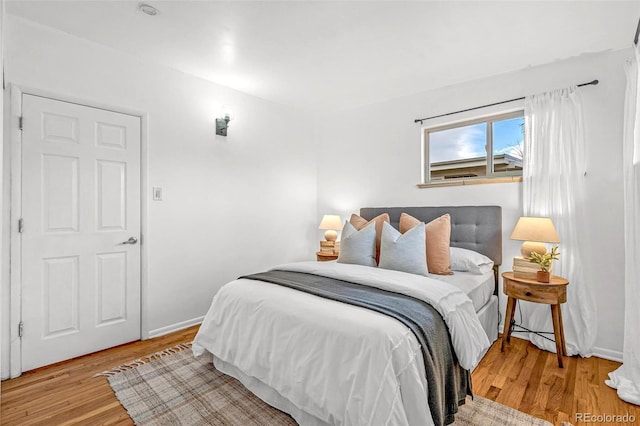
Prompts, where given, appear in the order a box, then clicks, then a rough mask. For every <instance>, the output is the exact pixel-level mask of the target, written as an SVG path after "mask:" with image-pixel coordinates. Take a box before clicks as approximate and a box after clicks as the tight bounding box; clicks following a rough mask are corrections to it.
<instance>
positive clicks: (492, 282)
mask: <svg viewBox="0 0 640 426" xmlns="http://www.w3.org/2000/svg"><path fill="white" fill-rule="evenodd" d="M429 276H430V277H432V278H435V279H436V280H440V281H444V282H446V283H449V284H452V285H454V286H456V287H457V288H459V289H460V290H462V291H464V292H465V294H466V295H467V296H469V299H471V302H472V303H473V307H474V309H475V311H476V312H478V311H479V310H480V309H481V308H482V307H483V306H484V305H485V304H486V303H487V302H488V301H489V299H490V298H491V296H492V295H493V290H494V289H495V287H496V279H495V275H494V274H493V269H492V270H490V271H489V272H487V273H486V274H482V275H480V274H475V273H472V272H459V271H453V275H434V274H429Z"/></svg>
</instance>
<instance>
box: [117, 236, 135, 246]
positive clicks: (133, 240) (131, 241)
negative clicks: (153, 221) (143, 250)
mask: <svg viewBox="0 0 640 426" xmlns="http://www.w3.org/2000/svg"><path fill="white" fill-rule="evenodd" d="M137 242H138V239H137V238H136V237H129V239H128V240H127V241H123V242H122V243H120V244H132V245H133V244H135V243H137Z"/></svg>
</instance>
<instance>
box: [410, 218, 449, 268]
mask: <svg viewBox="0 0 640 426" xmlns="http://www.w3.org/2000/svg"><path fill="white" fill-rule="evenodd" d="M419 223H422V222H420V221H419V220H418V219H416V218H415V217H413V216H410V215H408V214H406V213H402V214H401V215H400V226H399V228H400V232H401V233H403V234H404V233H405V232H407V231H408V230H409V229H411V228H413V227H415V226H416V225H417V224H419ZM425 238H426V243H427V253H426V256H427V269H428V270H429V273H431V274H438V275H451V274H452V272H451V254H450V252H449V245H450V244H451V216H449V214H445V215H442V216H440V217H439V218H437V219H434V220H432V221H431V222H429V223H427V224H426V225H425Z"/></svg>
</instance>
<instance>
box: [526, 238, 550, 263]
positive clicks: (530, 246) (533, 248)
mask: <svg viewBox="0 0 640 426" xmlns="http://www.w3.org/2000/svg"><path fill="white" fill-rule="evenodd" d="M532 252H536V253H538V254H539V255H543V254H545V253H546V252H547V246H546V244H545V243H538V242H536V241H525V242H524V243H522V247H521V248H520V253H522V257H526V258H527V259H529V258H530V257H531V253H532Z"/></svg>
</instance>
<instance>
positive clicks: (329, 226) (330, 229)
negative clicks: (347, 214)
mask: <svg viewBox="0 0 640 426" xmlns="http://www.w3.org/2000/svg"><path fill="white" fill-rule="evenodd" d="M342 226H343V225H342V219H340V216H338V215H336V214H325V215H324V216H323V217H322V222H320V226H319V227H318V229H326V232H325V233H324V239H325V240H327V241H335V240H336V239H338V232H337V231H340V230H341V229H342Z"/></svg>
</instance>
